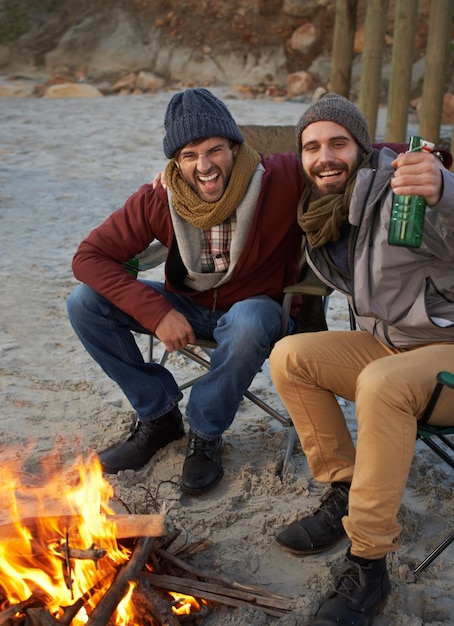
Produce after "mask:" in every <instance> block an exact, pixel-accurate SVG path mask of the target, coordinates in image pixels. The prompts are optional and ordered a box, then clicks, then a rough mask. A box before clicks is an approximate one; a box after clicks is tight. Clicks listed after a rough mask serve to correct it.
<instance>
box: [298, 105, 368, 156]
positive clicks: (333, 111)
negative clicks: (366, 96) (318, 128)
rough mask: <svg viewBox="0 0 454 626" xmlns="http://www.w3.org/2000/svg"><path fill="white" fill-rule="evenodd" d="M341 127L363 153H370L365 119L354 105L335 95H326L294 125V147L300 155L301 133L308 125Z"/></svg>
mask: <svg viewBox="0 0 454 626" xmlns="http://www.w3.org/2000/svg"><path fill="white" fill-rule="evenodd" d="M325 120H326V121H329V122H335V123H336V124H340V126H343V127H344V128H345V129H346V130H348V132H349V133H350V135H351V136H352V137H353V139H354V140H355V141H356V143H357V144H358V145H359V147H360V148H362V150H364V152H370V150H371V143H370V135H369V129H368V127H367V122H366V118H365V117H364V115H363V114H362V113H361V111H360V110H359V109H358V107H357V106H356V105H354V104H353V103H352V102H350V100H348V99H347V98H344V96H340V95H339V94H337V93H327V94H325V95H324V96H322V97H321V98H320V100H318V102H315V104H311V106H310V107H309V108H308V109H307V110H306V111H305V112H304V113H303V115H302V116H301V118H300V121H299V122H298V124H297V125H296V145H297V146H298V151H299V153H300V154H301V150H302V145H301V133H302V132H303V130H304V129H305V128H307V127H308V126H309V124H313V122H322V121H325Z"/></svg>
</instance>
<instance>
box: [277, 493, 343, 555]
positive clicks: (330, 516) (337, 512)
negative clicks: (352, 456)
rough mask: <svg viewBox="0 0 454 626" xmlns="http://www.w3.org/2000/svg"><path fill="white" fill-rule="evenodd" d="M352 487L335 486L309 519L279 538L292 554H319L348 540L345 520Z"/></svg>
mask: <svg viewBox="0 0 454 626" xmlns="http://www.w3.org/2000/svg"><path fill="white" fill-rule="evenodd" d="M349 490H350V484H349V483H333V484H332V485H331V488H330V489H329V490H328V491H327V492H326V493H325V494H324V495H323V496H322V499H321V504H320V507H319V508H318V509H317V510H316V511H315V513H313V514H312V515H309V516H308V517H303V518H302V519H300V520H298V521H296V522H293V524H290V526H287V528H285V529H284V530H283V531H282V532H280V533H279V535H278V536H277V537H276V541H277V543H278V544H279V545H280V546H282V547H283V548H285V549H286V550H288V551H289V552H292V553H293V554H316V553H317V552H323V551H324V550H328V549H329V548H331V547H332V546H333V545H334V544H336V543H337V542H338V541H340V540H341V539H343V538H344V537H345V530H344V527H343V525H342V518H343V517H344V515H347V511H348V492H349Z"/></svg>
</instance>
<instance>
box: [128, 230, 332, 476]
mask: <svg viewBox="0 0 454 626" xmlns="http://www.w3.org/2000/svg"><path fill="white" fill-rule="evenodd" d="M165 255H166V248H165V247H164V246H163V245H162V244H160V243H159V242H156V243H152V244H151V245H150V246H149V248H148V249H147V250H146V251H145V252H144V253H142V254H141V255H139V256H138V260H139V268H138V269H139V271H144V270H148V269H151V268H154V267H157V266H159V265H160V264H161V263H162V262H163V261H164V259H165ZM299 279H300V280H299V282H298V283H297V284H295V285H291V286H289V287H287V288H285V289H284V299H283V305H282V314H281V336H284V335H285V334H286V330H287V325H288V320H289V315H290V308H291V303H292V299H293V297H294V296H295V295H301V296H303V305H302V306H301V309H300V312H299V314H298V317H297V319H296V321H295V332H304V331H309V330H310V331H314V330H324V329H326V328H327V327H326V321H325V314H326V311H327V307H328V300H329V296H330V294H331V293H332V289H330V288H329V287H327V286H326V285H324V284H323V283H322V282H321V281H319V279H318V278H317V277H316V276H315V274H314V273H313V272H312V270H311V269H310V268H309V266H308V265H307V262H306V258H305V254H304V242H303V249H302V257H301V261H300V273H299ZM156 341H159V340H158V339H157V338H156V336H155V335H150V340H149V352H148V359H149V361H152V360H153V359H154V343H155V342H156ZM214 348H216V342H215V341H210V340H207V339H197V340H196V342H195V343H194V344H192V345H188V346H186V347H185V348H181V349H179V350H178V351H177V352H178V353H179V354H182V355H183V356H185V357H186V358H187V359H189V361H192V362H195V363H197V364H198V365H200V366H201V367H202V369H203V370H204V371H202V372H200V373H198V374H197V375H196V376H194V377H192V378H189V379H187V380H184V381H183V382H182V383H180V384H179V388H180V391H184V390H185V389H188V388H189V387H191V386H192V385H193V384H194V383H195V382H196V381H197V380H199V379H200V378H201V377H202V376H204V375H205V374H206V373H207V371H208V370H209V369H210V354H211V352H212V350H214ZM169 356H170V354H169V352H168V351H167V350H165V349H164V351H163V353H162V355H161V357H160V359H159V361H158V362H159V364H160V365H162V366H165V365H166V364H167V361H168V358H169ZM244 396H245V398H247V399H248V400H250V401H251V402H253V403H254V404H255V405H256V406H258V407H259V408H260V409H262V410H263V411H265V413H267V414H268V415H269V416H270V417H272V418H274V419H276V420H277V421H278V422H280V423H281V424H282V425H283V426H286V427H287V428H288V429H289V434H288V439H287V446H286V450H285V455H284V459H283V461H282V467H281V471H280V475H281V476H283V475H284V473H285V471H286V469H287V465H288V462H289V460H290V457H291V455H292V453H293V449H294V447H295V443H296V441H297V433H296V430H295V428H294V426H293V423H292V421H291V418H290V417H289V416H288V414H287V413H281V412H279V411H278V410H276V409H275V408H274V407H272V406H271V405H270V404H269V403H268V402H265V401H264V400H263V399H262V398H261V397H260V396H259V395H258V394H257V393H254V392H252V391H251V390H250V389H248V390H247V391H246V392H245V394H244Z"/></svg>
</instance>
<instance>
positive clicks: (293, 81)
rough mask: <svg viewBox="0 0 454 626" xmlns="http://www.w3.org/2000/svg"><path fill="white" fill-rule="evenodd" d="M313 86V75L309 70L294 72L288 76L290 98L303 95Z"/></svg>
mask: <svg viewBox="0 0 454 626" xmlns="http://www.w3.org/2000/svg"><path fill="white" fill-rule="evenodd" d="M312 87H313V80H312V76H311V75H310V74H309V72H305V71H303V72H293V74H289V75H288V76H287V94H288V97H289V98H294V97H295V96H301V95H303V94H305V93H307V92H308V91H310V90H311V89H312Z"/></svg>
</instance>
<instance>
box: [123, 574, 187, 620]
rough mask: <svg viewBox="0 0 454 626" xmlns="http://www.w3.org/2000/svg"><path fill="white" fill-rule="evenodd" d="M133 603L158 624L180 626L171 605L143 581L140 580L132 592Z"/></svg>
mask: <svg viewBox="0 0 454 626" xmlns="http://www.w3.org/2000/svg"><path fill="white" fill-rule="evenodd" d="M132 597H133V602H134V605H135V606H136V607H137V608H138V609H139V610H140V611H142V612H143V613H145V614H148V615H151V617H152V618H153V619H154V620H155V621H156V622H158V624H165V626H180V621H179V619H178V618H177V617H176V615H174V614H173V612H172V606H171V604H170V603H169V602H166V601H165V600H164V599H163V598H162V597H161V596H160V595H159V594H157V593H156V591H154V590H153V589H152V588H151V587H150V585H148V584H146V582H145V581H143V580H140V581H139V584H138V586H137V588H136V589H134V592H133V595H132Z"/></svg>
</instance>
